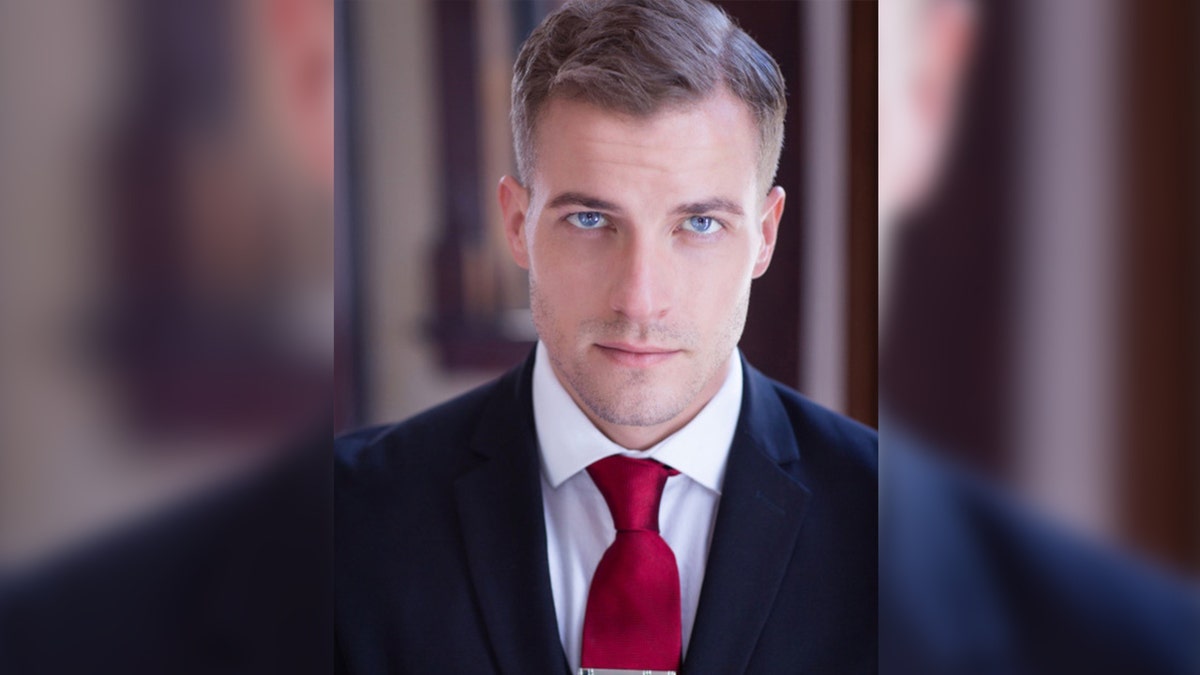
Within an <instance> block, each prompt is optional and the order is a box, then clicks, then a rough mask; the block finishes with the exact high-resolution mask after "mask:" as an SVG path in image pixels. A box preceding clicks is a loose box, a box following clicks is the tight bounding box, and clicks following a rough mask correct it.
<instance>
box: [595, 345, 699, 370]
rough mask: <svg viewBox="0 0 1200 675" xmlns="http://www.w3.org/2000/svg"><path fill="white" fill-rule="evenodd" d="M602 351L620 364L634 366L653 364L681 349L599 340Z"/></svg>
mask: <svg viewBox="0 0 1200 675" xmlns="http://www.w3.org/2000/svg"><path fill="white" fill-rule="evenodd" d="M595 346H596V347H597V348H599V350H600V352H601V353H602V354H603V355H604V356H606V357H607V358H609V359H610V360H612V361H614V362H616V363H617V364H619V365H623V366H629V367H634V368H645V367H648V366H653V365H656V364H659V363H662V362H663V361H667V360H669V359H670V358H671V357H673V356H675V355H676V354H679V352H680V350H678V349H672V348H670V347H658V346H655V345H638V344H632V343H629V342H597V343H596V345H595Z"/></svg>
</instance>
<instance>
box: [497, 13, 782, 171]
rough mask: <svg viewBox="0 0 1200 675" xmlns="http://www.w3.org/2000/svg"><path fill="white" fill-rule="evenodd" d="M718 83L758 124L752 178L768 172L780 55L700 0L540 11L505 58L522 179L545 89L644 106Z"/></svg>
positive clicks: (637, 111) (700, 93) (776, 139)
mask: <svg viewBox="0 0 1200 675" xmlns="http://www.w3.org/2000/svg"><path fill="white" fill-rule="evenodd" d="M719 86H724V87H725V88H727V89H728V90H729V91H730V92H731V93H732V94H733V95H734V96H735V97H736V98H738V99H739V100H741V101H742V102H743V103H745V104H746V106H747V107H748V108H749V110H750V112H751V114H752V115H753V117H754V121H755V123H756V124H757V126H758V132H759V178H760V180H761V181H762V183H763V184H764V185H768V186H769V185H770V184H771V183H772V182H773V181H774V179H775V172H776V169H777V167H778V165H779V154H780V152H781V151H782V149H783V120H784V115H785V113H786V112H787V99H786V90H785V85H784V81H783V74H782V73H781V72H780V71H779V65H778V64H777V63H776V62H775V59H773V58H771V56H770V54H768V53H767V52H766V51H765V50H763V48H762V47H760V46H759V45H758V43H756V42H755V41H754V40H753V39H752V38H751V37H750V36H749V35H747V34H746V32H745V31H743V30H742V29H741V28H740V27H739V26H738V25H737V24H736V23H734V22H733V21H732V20H731V19H730V18H729V16H728V15H726V14H725V12H724V11H722V10H721V9H720V8H718V7H716V6H715V5H713V4H711V3H709V2H706V1H705V0H573V1H571V2H568V3H567V4H566V5H564V6H563V7H562V8H561V9H559V10H558V11H556V12H554V13H553V14H551V15H550V16H548V17H546V20H545V21H543V22H542V24H541V25H540V26H538V27H537V28H536V29H535V30H534V31H533V33H531V34H530V36H529V38H528V39H527V40H526V41H525V44H524V45H523V46H522V48H521V52H520V54H519V55H518V56H517V61H516V64H515V66H514V67H513V80H512V131H513V144H514V146H515V148H514V149H515V151H516V158H517V171H518V173H519V175H520V178H521V182H523V183H525V184H526V185H528V184H529V180H530V179H531V178H532V172H533V165H534V160H535V156H534V155H535V152H534V143H533V141H534V133H535V131H536V126H537V121H538V114H539V112H540V111H541V110H542V108H543V107H544V106H545V104H546V103H547V102H548V101H549V100H550V99H551V98H553V97H562V98H567V99H574V100H582V101H585V102H587V103H591V104H593V105H596V106H599V107H601V108H605V109H609V110H614V111H616V112H620V113H624V114H629V115H634V116H639V117H640V116H647V115H651V114H654V113H656V112H659V111H660V110H663V109H666V108H670V107H679V106H686V105H688V104H692V103H696V102H699V101H700V100H703V99H704V98H706V97H708V96H710V95H712V94H713V93H714V92H715V91H716V90H717V88H718V87H719Z"/></svg>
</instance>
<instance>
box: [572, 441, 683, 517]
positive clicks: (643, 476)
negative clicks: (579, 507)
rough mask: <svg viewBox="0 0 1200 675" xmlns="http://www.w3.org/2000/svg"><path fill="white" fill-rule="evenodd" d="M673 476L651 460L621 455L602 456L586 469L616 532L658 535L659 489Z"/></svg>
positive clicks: (668, 470)
mask: <svg viewBox="0 0 1200 675" xmlns="http://www.w3.org/2000/svg"><path fill="white" fill-rule="evenodd" d="M677 473H679V472H678V471H676V470H675V469H672V468H670V467H667V466H664V465H662V464H660V463H658V462H656V461H654V460H651V459H635V458H633V457H626V456H624V455H612V456H610V457H605V458H604V459H602V460H599V461H597V462H593V463H592V465H591V466H589V467H588V475H590V476H591V477H592V481H593V482H595V483H596V487H598V488H600V494H602V495H604V501H605V502H606V503H607V504H608V510H609V512H610V513H612V518H613V525H614V526H616V528H617V530H649V531H651V532H658V504H659V502H660V501H661V500H662V491H663V486H665V485H666V484H667V478H669V477H671V476H674V475H676V474H677Z"/></svg>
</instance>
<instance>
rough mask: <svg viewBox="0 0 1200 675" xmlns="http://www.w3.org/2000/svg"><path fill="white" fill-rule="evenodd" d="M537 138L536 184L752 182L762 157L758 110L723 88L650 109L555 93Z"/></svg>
mask: <svg viewBox="0 0 1200 675" xmlns="http://www.w3.org/2000/svg"><path fill="white" fill-rule="evenodd" d="M534 142H535V158H536V160H535V166H534V171H533V178H532V180H533V183H534V184H535V185H537V184H545V185H555V186H560V187H561V184H562V183H564V182H566V183H573V182H574V183H579V182H583V183H590V184H592V185H596V184H598V185H599V186H601V187H603V186H605V185H609V186H611V187H612V188H613V189H614V190H628V189H629V188H630V187H631V186H635V185H636V186H643V187H650V186H654V187H657V188H659V189H669V188H674V187H681V186H685V185H691V186H707V187H712V188H716V187H724V188H726V189H728V188H729V187H732V186H731V183H738V182H746V183H751V184H752V183H753V181H754V179H755V175H756V174H755V170H756V167H757V161H758V132H757V127H756V125H755V121H754V118H753V116H752V115H751V113H750V110H749V109H748V108H747V106H746V105H745V104H744V103H742V102H741V101H740V100H738V99H736V98H734V97H733V96H732V95H731V94H729V93H728V92H726V91H724V90H718V92H716V93H714V94H713V95H712V96H709V97H707V98H705V99H703V100H701V101H699V102H697V103H694V104H691V105H687V106H684V107H676V108H668V109H665V110H662V111H658V112H656V113H653V114H651V115H647V116H632V115H627V114H622V113H618V112H614V111H612V110H608V109H605V108H601V107H599V106H596V105H593V104H590V103H585V102H582V101H577V100H568V99H561V98H558V99H552V100H551V101H550V102H548V103H547V104H546V106H545V108H544V109H543V110H542V113H541V115H540V118H539V121H538V125H537V129H536V135H535V138H534ZM576 187H590V185H579V186H576Z"/></svg>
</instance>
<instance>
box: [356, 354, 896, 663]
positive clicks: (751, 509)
mask: <svg viewBox="0 0 1200 675" xmlns="http://www.w3.org/2000/svg"><path fill="white" fill-rule="evenodd" d="M532 372H533V358H532V356H531V357H530V358H529V359H528V360H527V361H526V362H525V364H524V365H523V366H521V367H519V368H517V369H515V370H513V371H511V372H509V373H508V374H507V375H505V376H504V377H502V378H501V379H499V380H497V381H496V382H494V383H492V384H489V385H486V386H484V387H481V388H479V389H477V390H475V391H473V392H470V393H468V394H466V395H464V396H462V397H460V398H458V399H455V400H453V401H451V402H449V403H446V404H444V405H442V406H439V407H437V408H434V409H433V410H430V411H428V412H425V413H423V414H421V415H418V416H417V417H414V418H412V419H410V420H408V421H407V422H404V423H401V424H398V425H393V426H387V427H376V428H371V429H364V430H361V431H357V432H354V433H351V434H349V435H346V436H343V437H342V438H340V439H338V441H337V442H336V445H337V448H336V450H337V459H336V465H335V584H336V599H335V606H336V609H335V616H334V619H335V625H336V628H335V631H336V648H337V660H338V669H339V672H346V673H355V674H356V675H378V674H382V673H439V674H447V675H449V674H452V673H464V674H466V673H470V674H471V675H484V674H488V673H504V674H506V675H526V674H530V673H536V674H539V675H541V674H544V673H565V672H567V670H568V666H567V661H566V657H565V656H564V654H563V650H562V643H561V641H560V639H559V635H558V627H557V623H556V620H555V614H554V603H553V598H552V596H551V590H550V575H549V570H548V563H547V555H546V532H545V521H544V516H543V512H542V499H541V479H540V464H539V459H538V447H537V438H536V435H535V427H534V421H533V403H532V386H531V376H532ZM743 372H744V378H745V381H744V389H743V398H742V410H741V415H740V417H739V419H738V424H737V429H736V432H735V435H734V440H733V444H732V447H731V448H730V454H729V463H728V468H727V471H726V476H725V484H724V486H723V490H722V496H721V502H720V506H719V508H718V512H717V520H716V525H715V530H714V535H713V541H712V547H711V550H710V552H709V559H708V566H707V571H706V573H705V579H704V582H703V586H702V588H701V593H700V605H699V609H698V611H697V617H696V622H695V626H694V629H693V632H692V636H691V642H690V647H689V650H688V653H687V655H686V659H685V663H684V665H683V669H682V672H684V673H687V674H688V675H705V674H710V673H711V674H714V675H716V674H720V675H735V674H737V673H747V674H750V673H762V674H771V675H778V674H780V673H865V672H875V670H876V665H877V659H878V648H877V637H876V629H877V602H876V593H877V572H876V570H877V548H878V546H877V535H876V531H877V520H878V519H877V492H878V491H877V483H876V474H877V440H876V434H875V432H874V431H872V430H870V429H868V428H867V427H864V426H862V425H859V424H857V423H855V422H853V421H850V420H848V419H846V418H844V417H841V416H839V415H836V414H834V413H832V412H829V411H827V410H825V409H823V408H821V407H819V406H817V405H815V404H813V403H812V402H810V401H807V400H805V399H804V398H802V397H801V396H799V395H798V394H796V393H795V392H793V391H791V390H789V389H788V388H786V387H784V386H783V385H781V384H779V383H776V382H773V381H771V380H769V379H768V378H766V377H765V376H763V375H762V374H761V373H759V372H758V371H756V370H755V369H753V368H752V367H750V366H749V365H748V364H745V362H744V360H743Z"/></svg>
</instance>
